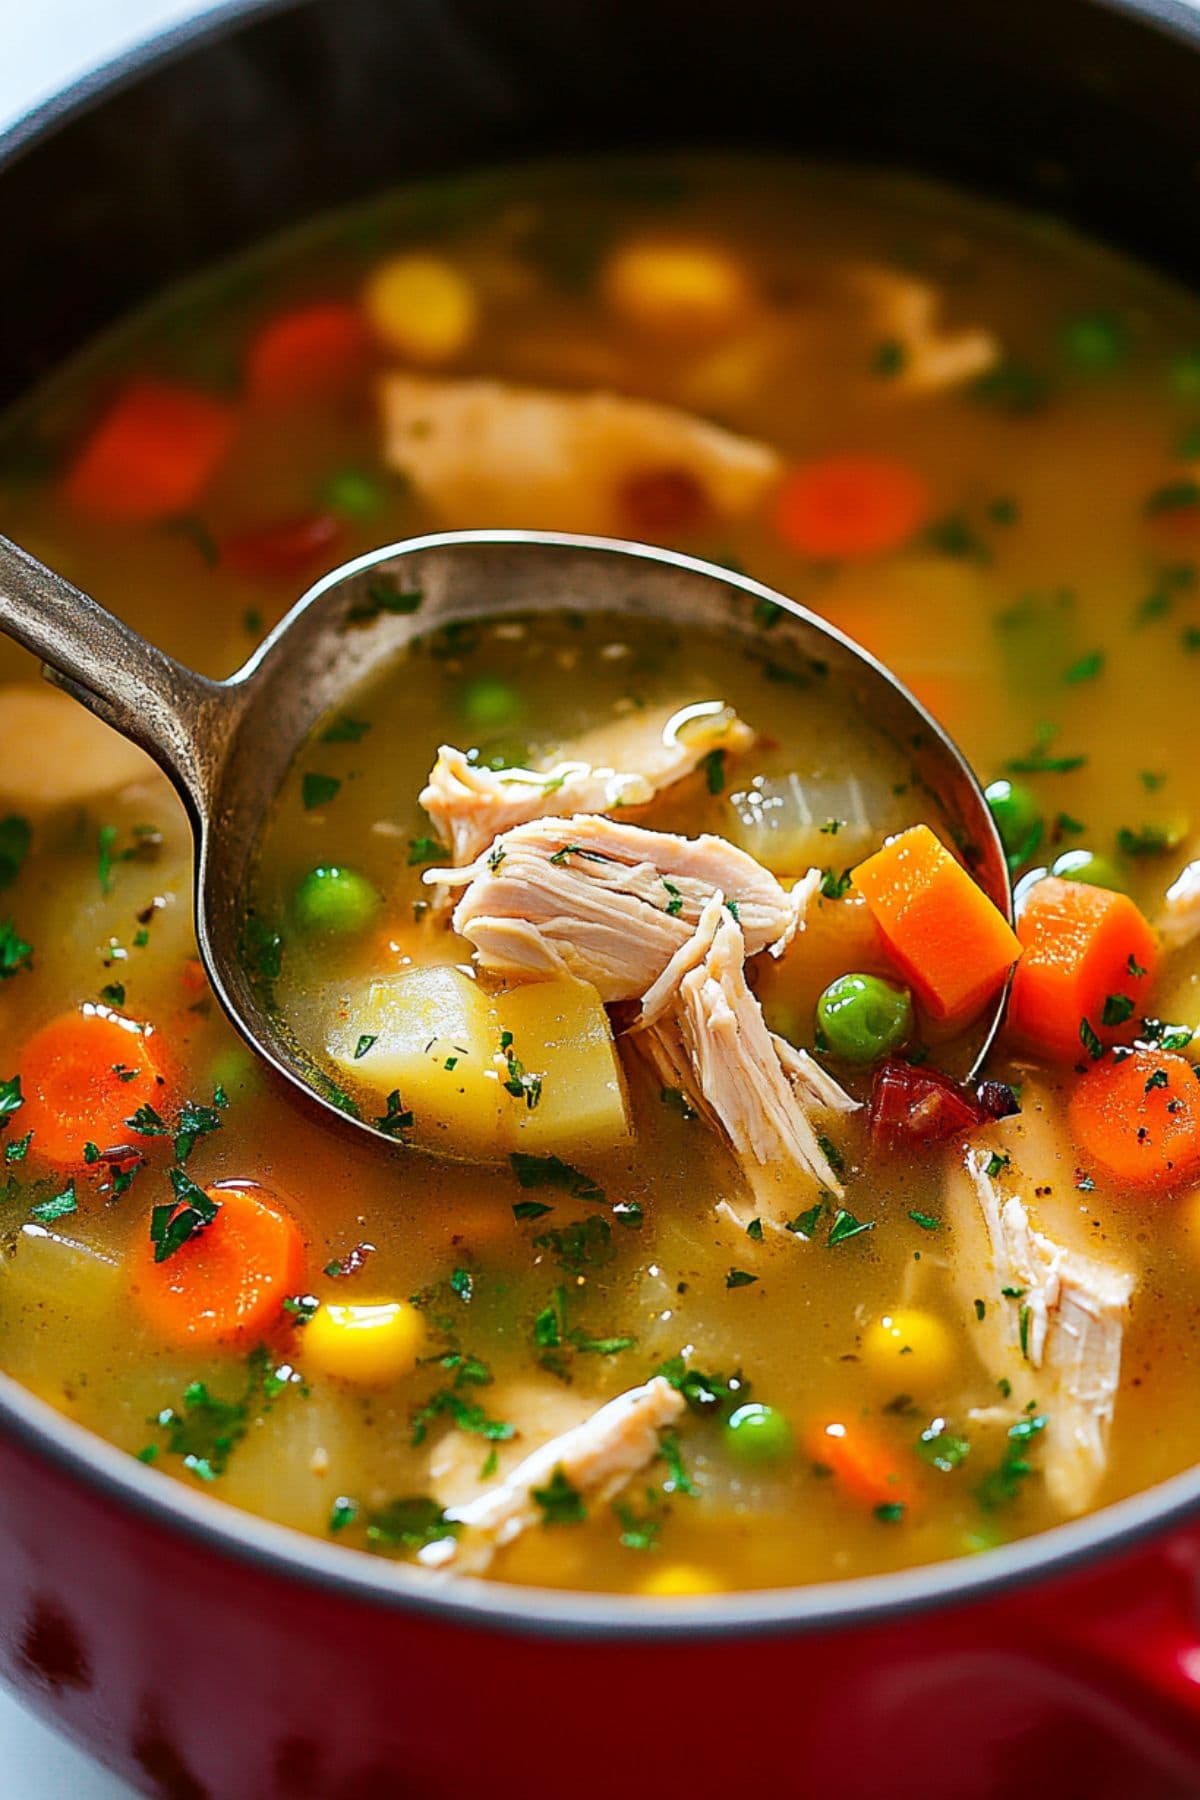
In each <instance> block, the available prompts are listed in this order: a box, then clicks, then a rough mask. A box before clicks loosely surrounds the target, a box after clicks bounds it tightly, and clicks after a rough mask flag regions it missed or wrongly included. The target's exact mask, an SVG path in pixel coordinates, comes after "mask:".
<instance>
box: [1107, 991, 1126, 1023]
mask: <svg viewBox="0 0 1200 1800" xmlns="http://www.w3.org/2000/svg"><path fill="white" fill-rule="evenodd" d="M1132 1017H1133V1001H1132V1000H1131V999H1130V998H1129V995H1128V994H1107V995H1106V996H1105V1000H1104V1010H1103V1012H1102V1013H1101V1014H1100V1023H1101V1024H1102V1025H1124V1024H1125V1022H1126V1020H1127V1019H1131V1018H1132Z"/></svg>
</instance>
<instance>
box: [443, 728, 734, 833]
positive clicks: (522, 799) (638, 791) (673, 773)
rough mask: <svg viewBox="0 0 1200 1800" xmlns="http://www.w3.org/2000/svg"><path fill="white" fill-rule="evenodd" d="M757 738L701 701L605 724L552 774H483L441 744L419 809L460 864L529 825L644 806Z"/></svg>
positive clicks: (587, 735) (550, 770)
mask: <svg viewBox="0 0 1200 1800" xmlns="http://www.w3.org/2000/svg"><path fill="white" fill-rule="evenodd" d="M753 742H754V733H753V732H752V731H751V729H750V727H749V726H748V725H745V724H743V722H742V720H741V719H739V718H738V716H737V714H736V713H735V712H734V711H733V710H732V708H730V707H728V706H726V705H725V704H724V703H723V702H722V701H720V700H703V701H698V702H695V703H693V704H690V705H682V704H681V705H676V706H671V707H669V708H657V709H655V710H654V711H652V712H647V713H638V714H636V715H634V716H633V717H630V718H622V719H615V720H613V721H612V723H610V724H605V725H601V726H597V727H596V729H595V730H593V731H589V732H585V733H584V734H583V735H582V736H581V737H579V738H578V739H577V740H576V742H575V743H574V744H573V745H572V747H571V748H572V754H571V756H570V757H569V758H566V759H563V760H560V761H557V762H555V763H553V764H551V765H550V766H548V767H547V768H544V769H485V768H481V767H480V766H479V765H478V764H477V763H473V762H471V761H470V759H469V758H468V757H467V756H466V755H464V753H463V752H462V751H461V750H455V749H454V748H453V747H452V746H451V745H449V744H443V745H442V747H441V749H440V750H439V751H438V757H437V761H436V762H435V763H434V765H433V768H432V770H431V771H430V775H429V780H428V782H427V783H426V785H425V787H424V788H423V789H422V791H421V796H420V799H421V805H422V806H423V807H424V808H425V811H426V812H427V813H428V814H429V817H430V819H431V820H432V822H433V825H434V827H435V829H436V831H437V834H438V837H439V838H440V840H441V841H442V843H444V844H446V845H448V846H449V849H450V855H451V860H452V861H453V862H454V863H455V864H456V865H461V864H463V863H469V862H473V861H474V859H475V858H476V857H477V856H478V855H479V853H480V851H481V850H485V849H486V848H487V846H488V845H489V844H490V843H491V842H492V840H493V838H496V837H498V836H499V835H500V833H501V832H503V831H511V830H512V828H513V826H515V825H523V824H525V823H526V821H527V820H529V819H541V818H545V817H546V815H547V814H549V813H556V814H559V815H567V814H570V813H576V812H588V813H591V812H612V811H615V810H617V809H622V808H625V807H631V806H645V805H647V804H648V802H650V801H651V800H653V799H654V797H655V795H656V794H658V793H659V792H660V791H661V790H662V789H663V788H665V787H670V786H671V785H672V784H673V783H674V782H676V781H681V780H682V779H683V777H684V776H685V775H691V774H692V773H693V772H694V771H695V770H696V769H698V768H699V766H700V764H701V763H702V762H703V760H704V758H705V757H706V756H709V755H711V754H712V752H713V751H714V750H724V751H738V750H745V749H748V748H749V746H750V745H751V744H752V743H753Z"/></svg>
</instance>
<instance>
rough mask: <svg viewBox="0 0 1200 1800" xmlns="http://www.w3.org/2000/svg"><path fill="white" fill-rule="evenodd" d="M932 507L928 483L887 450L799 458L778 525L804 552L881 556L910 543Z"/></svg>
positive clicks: (780, 499) (779, 498) (784, 490)
mask: <svg viewBox="0 0 1200 1800" xmlns="http://www.w3.org/2000/svg"><path fill="white" fill-rule="evenodd" d="M928 513H929V494H928V490H927V489H926V486H925V483H924V482H923V481H922V480H921V478H920V476H919V475H917V474H915V473H914V472H913V470H912V469H910V468H909V467H908V466H907V465H906V464H905V463H902V462H897V461H896V460H895V459H893V458H892V457H888V456H827V457H822V458H821V459H820V461H817V462H808V463H800V464H799V465H798V466H797V467H796V468H794V469H793V470H792V471H791V472H790V474H788V475H787V476H786V477H785V478H784V481H783V485H782V486H781V487H780V489H779V492H778V494H777V495H776V497H775V528H776V530H777V531H778V533H779V535H780V537H781V538H782V539H783V541H784V543H785V544H787V545H788V546H789V548H790V549H792V550H799V551H800V553H801V554H802V555H804V556H815V557H822V558H824V557H830V558H834V559H838V560H840V559H841V558H843V557H863V556H881V555H882V554H883V553H884V552H885V551H888V550H898V549H899V548H900V546H901V545H902V544H906V543H907V542H908V540H909V539H910V538H911V537H912V536H913V535H914V533H915V532H916V531H917V530H918V529H919V527H920V526H921V525H922V524H923V523H924V521H925V519H926V517H927V516H928Z"/></svg>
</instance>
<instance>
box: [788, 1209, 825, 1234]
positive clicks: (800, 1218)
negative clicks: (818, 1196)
mask: <svg viewBox="0 0 1200 1800" xmlns="http://www.w3.org/2000/svg"><path fill="white" fill-rule="evenodd" d="M824 1211H825V1202H824V1201H823V1200H818V1201H817V1203H816V1205H815V1206H810V1207H808V1208H807V1210H806V1211H805V1212H802V1213H797V1214H796V1217H795V1218H794V1219H789V1220H788V1222H787V1224H786V1225H785V1226H784V1230H785V1231H790V1232H792V1233H793V1234H794V1235H795V1236H796V1237H802V1238H805V1239H812V1238H814V1237H815V1236H816V1234H817V1226H818V1225H819V1224H820V1223H821V1214H822V1213H823V1212H824Z"/></svg>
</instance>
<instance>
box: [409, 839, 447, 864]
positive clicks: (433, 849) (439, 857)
mask: <svg viewBox="0 0 1200 1800" xmlns="http://www.w3.org/2000/svg"><path fill="white" fill-rule="evenodd" d="M449 857H450V852H449V851H448V850H447V848H446V846H445V844H443V843H442V842H441V841H440V840H439V839H438V838H431V837H415V838H409V840H408V866H409V868H410V869H415V868H416V867H417V866H418V865H419V864H420V863H444V862H447V861H448V860H449Z"/></svg>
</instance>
